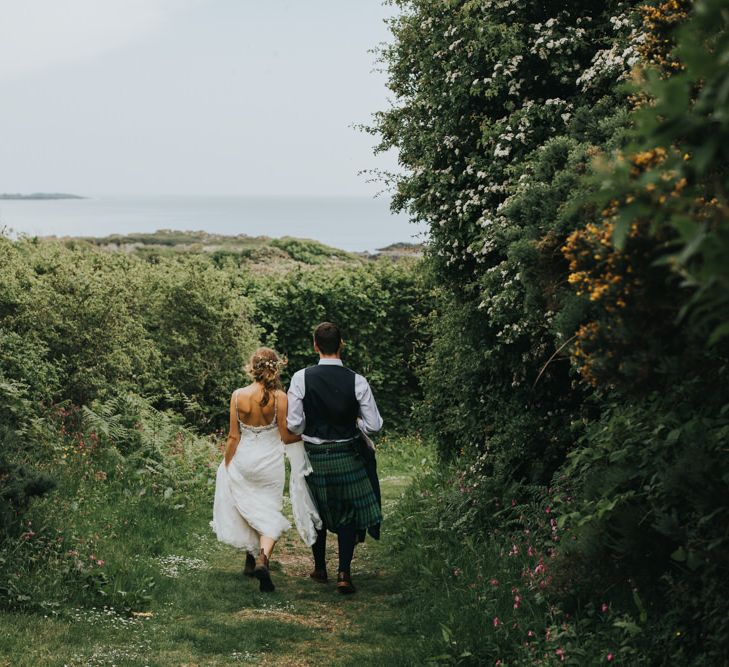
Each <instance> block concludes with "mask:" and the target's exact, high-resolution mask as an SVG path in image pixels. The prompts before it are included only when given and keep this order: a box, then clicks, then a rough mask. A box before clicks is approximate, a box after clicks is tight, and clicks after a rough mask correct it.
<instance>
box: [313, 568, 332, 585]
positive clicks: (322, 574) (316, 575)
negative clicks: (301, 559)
mask: <svg viewBox="0 0 729 667" xmlns="http://www.w3.org/2000/svg"><path fill="white" fill-rule="evenodd" d="M309 576H310V577H311V578H312V579H313V580H314V581H316V582H317V583H319V584H326V583H327V581H329V577H328V576H327V571H326V570H316V569H315V570H314V571H313V572H312V573H311V574H310V575H309Z"/></svg>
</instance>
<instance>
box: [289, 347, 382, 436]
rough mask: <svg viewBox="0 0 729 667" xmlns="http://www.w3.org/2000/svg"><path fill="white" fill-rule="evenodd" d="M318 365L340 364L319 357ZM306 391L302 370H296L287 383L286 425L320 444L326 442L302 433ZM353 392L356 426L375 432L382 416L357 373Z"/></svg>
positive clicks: (368, 431)
mask: <svg viewBox="0 0 729 667" xmlns="http://www.w3.org/2000/svg"><path fill="white" fill-rule="evenodd" d="M319 365H320V366H325V365H329V366H342V365H343V364H342V360H341V359H319ZM305 393H306V382H305V375H304V370H300V371H296V373H294V376H293V377H292V378H291V384H290V385H289V391H288V396H289V411H288V414H287V415H286V425H287V426H288V428H289V431H291V432H292V433H296V434H298V435H301V438H302V439H303V440H304V441H306V442H311V443H313V444H316V445H320V444H321V443H322V442H327V441H326V440H322V439H321V438H313V437H309V436H308V435H302V434H303V433H304V428H305V427H306V417H305V416H304V394H305ZM354 394H355V396H356V397H357V402H358V403H359V417H358V419H357V426H359V428H360V429H362V430H363V431H364V432H365V433H377V431H379V430H380V429H381V428H382V417H381V416H380V411H379V410H378V409H377V404H376V403H375V397H374V396H373V395H372V389H370V384H369V382H367V380H366V379H365V378H364V377H362V376H361V375H359V374H358V373H355V374H354ZM334 442H342V441H341V440H335V441H334Z"/></svg>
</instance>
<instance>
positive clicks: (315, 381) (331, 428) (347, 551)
mask: <svg viewBox="0 0 729 667" xmlns="http://www.w3.org/2000/svg"><path fill="white" fill-rule="evenodd" d="M314 350H315V351H316V352H318V353H319V364H318V365H317V366H312V367H310V368H306V369H304V370H300V371H297V372H296V373H295V374H294V376H293V377H292V378H291V385H290V386H289V391H288V398H289V409H288V415H287V420H286V421H287V425H288V428H289V430H290V431H292V432H293V433H297V434H300V435H301V437H302V439H303V441H304V446H305V447H306V452H307V454H308V455H309V459H310V460H311V467H312V468H313V472H312V473H311V474H309V475H308V476H307V478H306V480H307V482H308V484H309V489H310V490H311V493H312V495H313V496H314V500H315V502H316V505H317V509H318V510H319V516H320V517H321V519H322V523H323V526H322V529H321V530H320V531H318V534H317V540H316V542H315V543H314V546H313V547H312V552H313V554H314V571H313V572H312V573H311V578H312V579H314V580H315V581H318V582H320V583H326V581H327V570H326V539H327V530H330V531H332V532H334V533H336V534H337V540H338V542H339V568H338V575H337V590H338V591H339V592H340V593H344V594H346V593H354V590H355V589H354V586H353V585H352V579H351V575H350V565H351V562H352V556H353V555H354V547H355V544H356V543H357V540H358V536H359V539H360V540H361V539H364V531H366V530H369V531H370V534H372V535H373V536H374V537H378V536H379V532H378V531H379V525H380V522H381V521H382V513H381V510H380V503H379V498H378V492H379V485H378V484H377V482H376V473H375V472H374V457H373V455H372V453H371V452H370V451H369V450H368V449H367V446H366V445H365V443H364V442H363V440H362V437H361V433H360V429H362V431H364V432H365V433H375V432H377V431H379V430H380V429H381V428H382V417H380V413H379V411H378V410H377V405H376V403H375V399H374V396H373V395H372V390H371V389H370V385H369V384H368V382H367V380H365V378H364V377H362V376H361V375H358V374H357V373H355V372H354V371H352V370H350V369H348V368H346V367H345V366H343V365H342V359H341V351H342V335H341V333H340V331H339V328H338V327H337V325H336V324H332V323H331V322H324V323H322V324H320V325H319V326H318V327H317V328H316V330H315V331H314ZM373 482H374V484H375V486H374V487H373Z"/></svg>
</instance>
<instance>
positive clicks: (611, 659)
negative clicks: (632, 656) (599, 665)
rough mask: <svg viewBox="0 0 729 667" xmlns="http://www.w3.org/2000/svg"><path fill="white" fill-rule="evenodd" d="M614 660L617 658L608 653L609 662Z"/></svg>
mask: <svg viewBox="0 0 729 667" xmlns="http://www.w3.org/2000/svg"><path fill="white" fill-rule="evenodd" d="M614 658H615V656H614V655H613V654H612V653H608V654H607V661H608V662H612V661H613V659H614Z"/></svg>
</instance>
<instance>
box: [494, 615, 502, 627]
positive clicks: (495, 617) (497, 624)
mask: <svg viewBox="0 0 729 667" xmlns="http://www.w3.org/2000/svg"><path fill="white" fill-rule="evenodd" d="M493 623H494V627H495V628H498V627H499V626H500V625H501V619H500V618H499V617H498V616H494V620H493Z"/></svg>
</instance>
